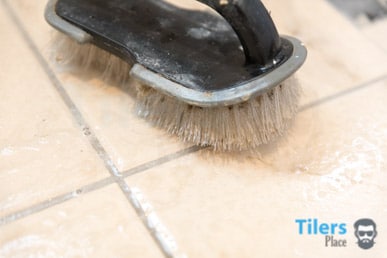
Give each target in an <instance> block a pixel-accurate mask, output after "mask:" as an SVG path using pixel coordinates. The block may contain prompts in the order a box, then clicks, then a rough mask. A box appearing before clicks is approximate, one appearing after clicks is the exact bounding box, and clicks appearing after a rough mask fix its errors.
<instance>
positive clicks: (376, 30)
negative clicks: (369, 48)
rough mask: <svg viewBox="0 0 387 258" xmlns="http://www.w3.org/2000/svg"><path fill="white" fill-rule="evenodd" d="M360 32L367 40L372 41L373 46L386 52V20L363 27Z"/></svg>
mask: <svg viewBox="0 0 387 258" xmlns="http://www.w3.org/2000/svg"><path fill="white" fill-rule="evenodd" d="M362 32H363V33H364V34H365V35H366V36H367V38H369V39H370V40H372V41H373V42H374V43H375V45H377V46H379V47H380V48H381V49H383V50H384V51H385V52H387V36H386V35H387V18H385V19H383V20H379V21H377V22H375V23H371V24H369V25H367V26H364V27H363V28H362Z"/></svg>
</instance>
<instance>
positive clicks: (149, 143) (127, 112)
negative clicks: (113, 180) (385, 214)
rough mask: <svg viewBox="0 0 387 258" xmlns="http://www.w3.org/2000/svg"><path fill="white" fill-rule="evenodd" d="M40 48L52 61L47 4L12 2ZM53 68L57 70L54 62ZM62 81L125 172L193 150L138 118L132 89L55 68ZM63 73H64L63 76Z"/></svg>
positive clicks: (43, 2) (43, 0) (40, 2)
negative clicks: (185, 149) (181, 151)
mask: <svg viewBox="0 0 387 258" xmlns="http://www.w3.org/2000/svg"><path fill="white" fill-rule="evenodd" d="M9 2H10V5H11V6H12V7H13V8H14V10H15V11H16V13H17V14H18V16H19V17H20V19H21V20H22V21H23V25H24V26H25V27H26V28H27V30H28V32H29V33H30V35H31V37H32V39H33V40H34V42H36V44H37V46H38V48H39V49H40V50H41V52H42V53H43V54H44V55H45V56H46V58H47V60H49V59H50V58H49V56H50V55H51V54H52V53H51V51H50V48H51V45H50V42H51V40H52V35H53V29H52V28H51V27H49V26H48V25H47V24H46V22H45V21H44V18H43V13H44V8H45V4H46V2H47V1H45V0H40V1H35V2H33V3H32V2H29V1H21V0H18V1H12V2H11V1H9ZM51 65H53V66H55V64H53V63H52V62H51ZM54 69H56V70H55V71H56V72H57V75H58V78H59V80H60V81H61V82H62V83H63V86H64V87H65V89H66V90H67V91H68V93H69V94H70V96H71V98H72V99H73V100H74V101H75V103H76V105H77V106H78V108H79V109H80V111H81V112H82V114H83V115H84V117H85V118H86V120H87V121H88V122H89V124H90V126H91V129H92V130H93V131H94V133H95V134H96V135H97V137H98V138H99V140H100V141H101V143H102V145H103V146H104V147H105V149H106V151H107V152H108V153H109V155H110V156H111V157H112V159H113V160H114V162H115V165H116V166H117V167H118V168H119V169H121V170H126V169H130V168H132V167H135V166H136V165H140V164H142V163H145V162H147V161H151V160H154V159H157V158H160V157H162V156H165V155H168V154H171V153H175V152H177V151H179V150H181V149H184V148H188V147H190V146H189V145H185V144H183V143H181V142H179V141H178V140H177V139H176V138H174V137H170V136H169V135H167V134H166V133H165V132H164V131H161V130H159V129H156V128H153V127H152V126H151V125H150V124H148V123H147V122H145V121H144V120H142V119H140V118H138V117H137V115H136V114H135V102H134V98H133V96H131V94H133V89H134V88H133V87H134V86H133V85H132V86H133V87H132V88H131V87H129V88H126V89H124V88H123V87H114V86H110V85H108V84H107V83H104V82H102V81H101V80H100V79H98V78H95V77H92V76H84V74H83V75H82V76H76V75H74V74H71V73H68V72H63V69H62V67H60V66H55V67H54ZM60 70H62V72H60Z"/></svg>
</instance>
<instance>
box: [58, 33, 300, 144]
mask: <svg viewBox="0 0 387 258" xmlns="http://www.w3.org/2000/svg"><path fill="white" fill-rule="evenodd" d="M54 42H55V44H52V45H53V46H55V47H53V54H54V55H53V57H55V60H56V61H57V62H60V63H62V64H67V65H70V67H72V69H74V71H79V70H80V69H85V70H88V71H91V70H92V71H95V72H96V74H99V76H100V77H101V79H103V80H105V81H108V82H109V83H111V84H116V85H118V86H120V87H124V88H125V90H127V91H130V92H131V94H130V95H135V96H137V97H136V110H135V112H136V113H137V114H138V115H139V116H140V117H142V118H144V119H145V120H147V121H149V122H151V123H152V124H153V125H155V126H157V127H159V128H162V129H164V130H166V131H167V132H168V133H170V134H172V135H176V136H177V137H179V138H180V139H182V140H183V141H185V142H188V143H193V144H196V145H200V146H212V147H213V148H214V149H215V150H219V151H242V150H251V149H255V148H257V147H259V146H260V145H262V144H266V143H269V142H271V141H273V140H274V139H276V138H277V137H279V136H282V135H284V134H285V133H286V132H287V129H288V127H289V125H290V124H291V121H292V120H293V118H294V116H295V114H296V113H297V107H298V100H299V97H300V93H301V88H300V85H299V83H298V82H297V80H296V79H295V77H294V76H291V77H289V78H288V79H287V80H285V81H283V82H282V83H280V84H279V85H277V86H276V87H274V88H272V89H271V90H269V91H267V92H265V93H263V94H261V95H259V96H256V97H254V98H252V99H250V100H249V101H245V102H241V103H238V104H236V105H230V106H218V107H199V106H195V105H191V104H188V103H186V102H183V101H180V100H179V99H177V98H175V97H172V96H169V95H166V94H162V93H160V91H157V90H155V89H154V88H152V87H150V86H147V85H144V84H141V83H139V82H134V81H133V80H130V75H129V72H128V71H129V70H130V69H131V65H130V64H128V63H127V62H125V61H123V60H122V59H120V58H118V57H117V56H115V55H112V54H110V53H109V52H107V51H104V50H102V49H101V48H98V47H96V46H94V45H92V44H78V43H77V42H75V41H74V40H72V39H71V38H69V37H67V36H66V35H64V34H59V33H58V34H57V35H56V37H55V39H54ZM128 84H131V85H128Z"/></svg>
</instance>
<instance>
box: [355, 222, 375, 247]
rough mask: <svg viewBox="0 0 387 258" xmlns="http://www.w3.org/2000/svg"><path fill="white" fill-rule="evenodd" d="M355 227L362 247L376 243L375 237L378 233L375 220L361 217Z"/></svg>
mask: <svg viewBox="0 0 387 258" xmlns="http://www.w3.org/2000/svg"><path fill="white" fill-rule="evenodd" d="M354 227H355V236H356V238H357V240H358V242H357V244H358V245H359V247H360V248H362V249H370V248H372V247H373V246H374V244H375V242H374V239H375V237H376V236H377V234H378V232H377V231H376V224H375V222H374V221H373V220H372V219H360V220H358V221H356V222H355V224H354Z"/></svg>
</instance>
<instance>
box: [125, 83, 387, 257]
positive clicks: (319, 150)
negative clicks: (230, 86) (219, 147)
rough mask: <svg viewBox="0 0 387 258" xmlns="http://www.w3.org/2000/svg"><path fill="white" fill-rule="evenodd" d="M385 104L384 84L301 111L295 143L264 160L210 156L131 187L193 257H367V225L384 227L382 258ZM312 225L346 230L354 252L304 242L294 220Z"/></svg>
mask: <svg viewBox="0 0 387 258" xmlns="http://www.w3.org/2000/svg"><path fill="white" fill-rule="evenodd" d="M386 97H387V80H385V81H383V82H381V83H377V84H374V85H370V86H369V87H368V88H366V89H363V90H359V91H358V92H354V93H351V94H348V95H347V96H345V97H342V98H338V99H337V100H334V101H331V102H329V103H326V104H324V105H321V106H319V107H315V108H313V109H310V110H307V111H304V112H303V113H301V114H300V116H299V117H298V119H297V121H296V123H295V126H294V127H295V128H294V129H295V130H294V131H293V132H292V135H291V136H289V137H288V138H287V139H286V140H285V141H283V142H282V143H280V144H279V145H278V146H277V147H275V148H273V147H271V148H268V149H266V150H263V151H262V153H261V157H254V156H253V155H250V156H249V155H240V156H237V155H232V156H231V155H230V156H229V155H214V154H213V153H210V152H206V151H204V152H201V153H199V154H192V155H191V156H188V157H185V158H182V159H179V160H177V161H175V162H173V163H172V162H171V163H169V164H166V165H163V166H161V167H158V168H154V169H152V170H150V171H148V172H145V173H144V174H141V175H136V176H133V177H131V178H129V179H128V182H129V184H131V185H135V186H138V187H140V188H142V189H143V191H144V192H145V193H146V194H147V195H148V198H149V199H150V201H151V202H152V203H153V204H154V206H155V209H156V211H157V212H158V213H159V214H160V217H161V218H162V219H163V220H164V221H165V223H166V224H167V225H169V227H170V230H171V231H172V233H173V234H174V235H175V237H176V239H177V241H178V242H180V243H181V247H182V248H183V249H185V250H186V252H187V254H188V255H189V256H190V257H236V256H240V257H256V255H257V254H260V255H262V256H264V257H285V256H286V257H312V256H313V257H362V255H363V254H362V253H361V252H359V251H360V250H359V248H358V247H357V246H356V238H355V237H354V235H353V228H352V224H353V223H354V222H355V221H356V220H357V219H359V218H362V217H364V216H368V217H371V218H373V219H374V220H375V221H377V222H378V223H379V225H381V227H380V229H379V236H378V239H377V243H378V244H377V248H375V249H374V250H372V252H370V254H372V256H373V257H382V255H383V252H384V249H385V247H386V245H385V240H386V239H387V231H386V230H385V229H384V228H383V226H382V225H383V223H386V219H385V217H386V213H387V210H386V209H385V207H387V201H386V200H385V198H384V197H383V196H385V195H386V194H387V188H386V183H385V182H386V180H387V172H386V169H387V166H386V162H385V157H386V155H387V145H386V144H385V142H386V140H387V131H386V128H387V120H386V119H385V113H386V112H387V106H386V105H385V99H386ZM369 99H372V103H371V102H369ZM187 164H190V166H187ZM308 218H318V219H319V220H320V221H325V222H340V223H342V222H346V223H348V224H347V230H348V234H347V235H346V236H345V238H346V239H348V240H347V241H348V248H344V249H339V250H337V249H332V248H326V247H325V246H324V236H322V235H318V236H309V237H308V236H300V235H299V234H298V226H297V224H296V223H295V220H296V219H308ZM305 230H306V229H305ZM278 245H280V246H281V248H278ZM316 253H318V256H317V255H316Z"/></svg>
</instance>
